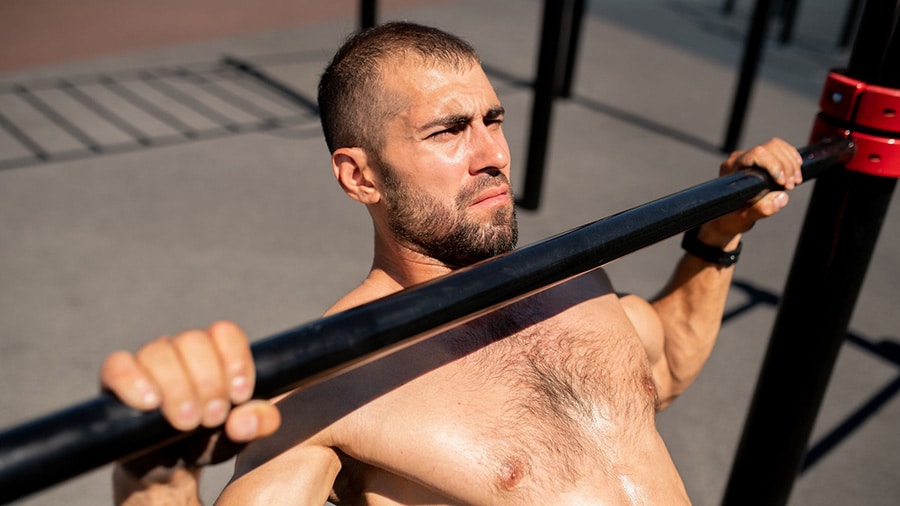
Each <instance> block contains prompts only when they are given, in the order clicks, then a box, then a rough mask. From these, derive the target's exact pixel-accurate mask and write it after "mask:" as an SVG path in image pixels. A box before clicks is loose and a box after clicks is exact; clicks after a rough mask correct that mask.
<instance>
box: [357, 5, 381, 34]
mask: <svg viewBox="0 0 900 506" xmlns="http://www.w3.org/2000/svg"><path fill="white" fill-rule="evenodd" d="M376 3H377V2H376V0H360V2H359V29H360V30H365V29H366V28H372V27H373V26H375V11H376V8H377V5H376Z"/></svg>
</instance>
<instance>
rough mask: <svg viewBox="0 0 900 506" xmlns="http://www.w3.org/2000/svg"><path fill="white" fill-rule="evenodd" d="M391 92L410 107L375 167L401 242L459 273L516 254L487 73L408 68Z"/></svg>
mask: <svg viewBox="0 0 900 506" xmlns="http://www.w3.org/2000/svg"><path fill="white" fill-rule="evenodd" d="M385 88H386V92H387V93H396V94H399V96H400V97H401V101H400V103H401V104H403V106H402V107H401V112H400V113H399V114H398V115H396V116H394V117H393V118H392V119H391V120H390V121H389V122H388V124H387V125H386V128H385V131H384V141H385V142H384V146H385V148H384V150H383V151H382V153H381V155H380V156H378V157H377V159H376V160H375V162H376V165H377V166H378V168H379V172H380V173H381V176H382V183H383V184H382V186H383V187H382V188H381V192H382V197H383V202H384V204H385V206H386V207H387V209H388V213H387V214H388V226H389V228H390V229H391V231H392V232H393V234H394V235H395V237H396V238H397V239H398V240H400V241H402V242H403V243H404V244H405V245H406V246H407V247H409V248H411V249H413V250H415V251H417V252H419V253H422V254H425V255H427V256H429V257H432V258H435V259H438V260H440V261H442V262H443V263H445V264H447V265H450V266H454V267H457V266H463V265H468V264H471V263H474V262H476V261H479V260H482V259H485V258H489V257H491V256H494V255H496V254H499V253H503V252H506V251H509V250H511V249H512V248H514V247H515V245H516V240H517V238H518V231H517V226H516V216H515V206H514V203H513V199H512V191H511V188H510V183H509V146H508V145H507V143H506V138H505V137H504V135H503V131H502V128H501V124H502V120H503V109H502V107H501V106H500V100H499V99H498V98H497V96H496V94H495V93H494V90H493V88H492V87H491V85H490V83H489V82H488V80H487V77H486V76H485V75H484V72H483V71H482V70H481V68H480V66H478V65H473V66H472V67H471V68H470V69H469V70H466V71H454V70H447V69H422V68H420V67H416V66H413V65H401V69H400V71H398V72H395V73H391V74H390V75H389V76H387V77H386V79H385Z"/></svg>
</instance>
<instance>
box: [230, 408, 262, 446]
mask: <svg viewBox="0 0 900 506" xmlns="http://www.w3.org/2000/svg"><path fill="white" fill-rule="evenodd" d="M233 423H234V426H233V427H232V434H231V436H232V437H233V438H235V439H237V440H239V441H249V440H251V439H253V438H255V437H256V434H257V433H258V432H259V420H257V418H256V415H253V414H248V415H245V416H242V417H240V418H238V419H237V420H235V421H234V422H233Z"/></svg>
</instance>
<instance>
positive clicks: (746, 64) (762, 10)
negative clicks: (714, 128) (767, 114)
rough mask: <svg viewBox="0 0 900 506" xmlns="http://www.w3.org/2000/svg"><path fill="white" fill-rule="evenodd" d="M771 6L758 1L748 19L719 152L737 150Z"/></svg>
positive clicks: (766, 0) (765, 1)
mask: <svg viewBox="0 0 900 506" xmlns="http://www.w3.org/2000/svg"><path fill="white" fill-rule="evenodd" d="M771 5H772V0H757V1H756V6H755V7H754V9H753V18H752V19H751V22H750V29H749V33H748V34H747V40H746V42H745V43H744V56H743V59H742V60H741V71H740V75H739V76H738V85H737V89H736V90H735V94H734V101H733V102H732V106H731V116H730V119H729V121H728V130H727V131H726V133H725V141H724V142H723V143H722V151H724V152H726V153H728V152H731V151H734V150H735V149H737V145H738V140H739V139H740V136H741V130H742V129H743V126H744V117H745V116H746V114H747V105H748V102H749V101H750V92H751V91H752V90H753V82H754V81H755V80H756V73H757V71H758V70H759V61H760V60H761V59H762V52H763V46H764V45H765V42H766V29H767V27H768V24H769V8H770V7H771Z"/></svg>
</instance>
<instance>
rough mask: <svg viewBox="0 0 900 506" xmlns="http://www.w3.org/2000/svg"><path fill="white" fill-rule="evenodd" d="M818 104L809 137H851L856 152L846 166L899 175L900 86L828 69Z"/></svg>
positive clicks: (876, 173)
mask: <svg viewBox="0 0 900 506" xmlns="http://www.w3.org/2000/svg"><path fill="white" fill-rule="evenodd" d="M819 107H820V109H821V112H820V113H819V114H818V116H816V121H815V123H814V125H813V131H812V135H811V139H812V140H813V141H819V140H822V139H824V138H827V137H852V138H853V141H854V142H855V143H856V155H855V156H854V157H853V159H852V160H850V161H849V162H847V165H846V166H847V168H848V169H850V170H855V171H858V172H865V173H867V174H873V175H876V176H885V177H900V90H897V89H893V88H885V87H883V86H875V85H871V84H866V83H864V82H862V81H859V80H857V79H852V78H850V77H847V76H845V75H842V74H839V73H837V72H830V73H829V74H828V78H827V79H826V80H825V87H824V88H823V90H822V96H821V98H820V100H819ZM861 130H862V131H861Z"/></svg>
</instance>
